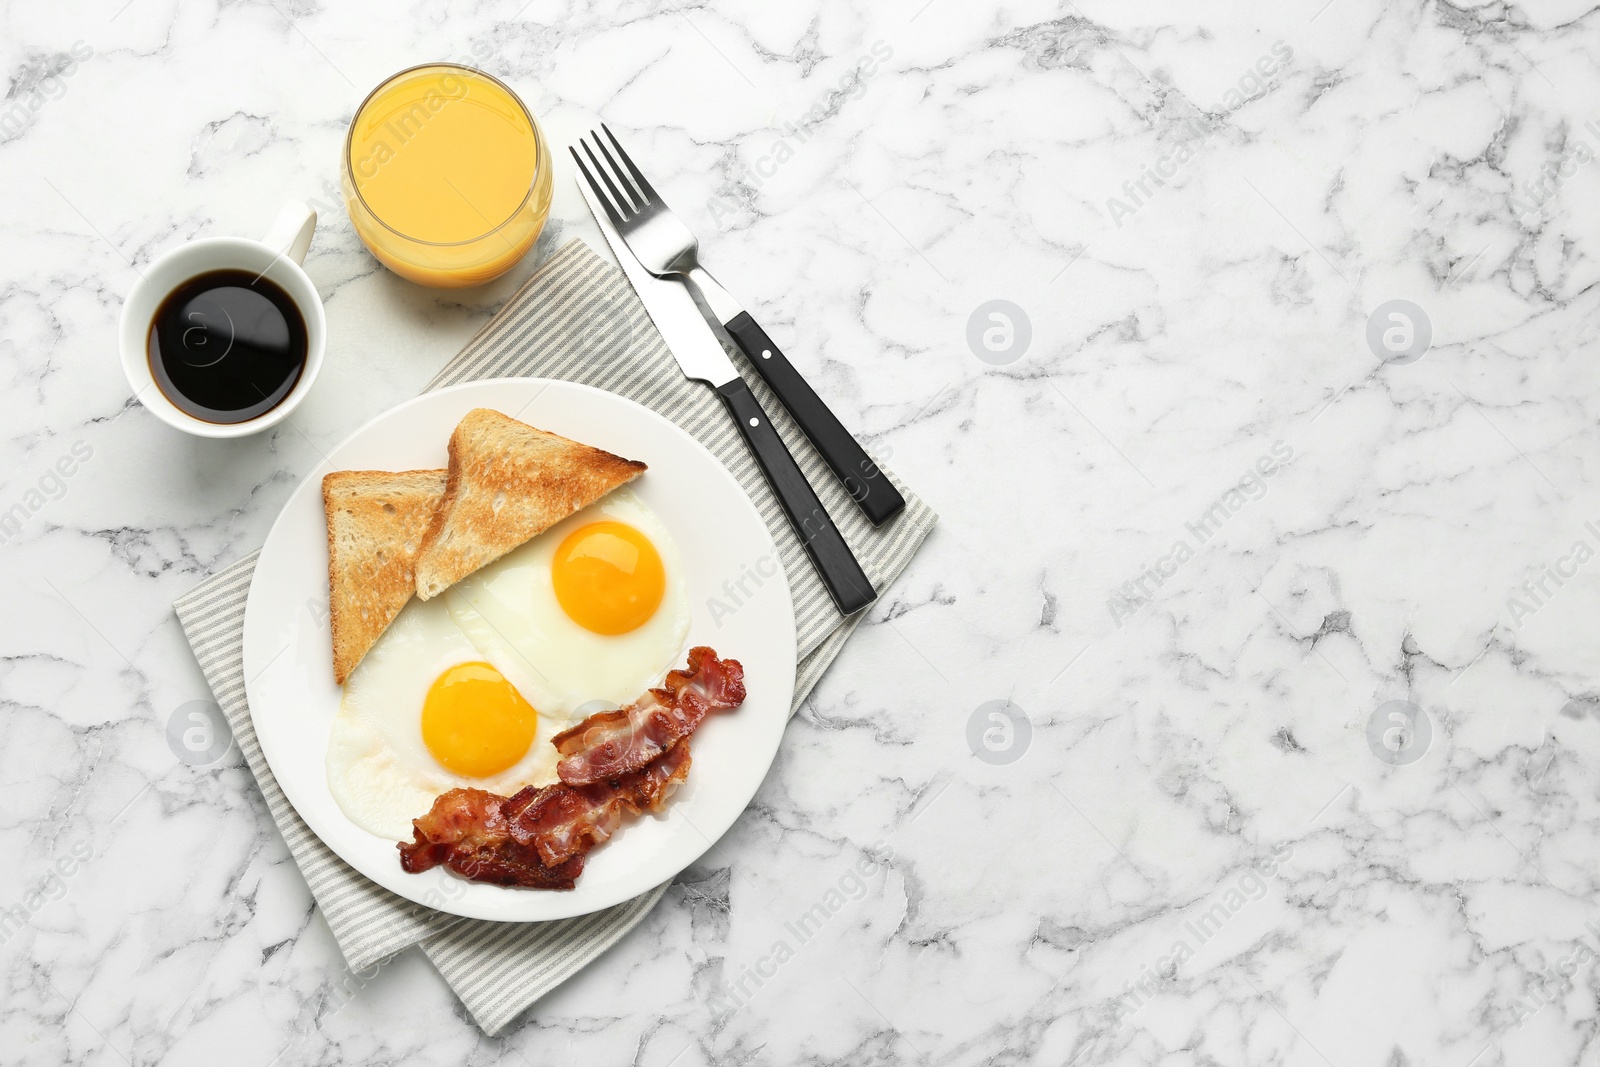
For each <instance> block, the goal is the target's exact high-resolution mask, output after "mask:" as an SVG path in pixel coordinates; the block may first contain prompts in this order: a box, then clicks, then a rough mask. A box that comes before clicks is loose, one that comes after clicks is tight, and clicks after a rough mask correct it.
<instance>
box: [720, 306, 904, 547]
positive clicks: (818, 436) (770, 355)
mask: <svg viewBox="0 0 1600 1067" xmlns="http://www.w3.org/2000/svg"><path fill="white" fill-rule="evenodd" d="M727 329H728V333H729V334H730V335H731V336H732V337H733V340H734V342H735V343H736V344H738V346H739V349H740V350H741V351H742V352H744V354H745V355H746V356H748V357H749V359H750V362H751V363H753V364H755V368H756V373H757V374H760V375H761V377H762V378H763V379H764V380H765V381H766V383H767V384H768V385H770V386H771V387H772V391H773V392H774V393H775V394H777V397H778V399H779V400H781V401H782V402H783V406H784V407H786V408H788V409H789V414H790V415H793V416H794V421H795V424H796V425H798V426H799V427H800V429H801V430H803V431H804V432H805V435H806V436H807V437H809V438H810V439H811V443H812V444H813V445H815V446H816V448H817V451H818V452H819V453H821V455H822V458H823V460H824V461H825V462H826V463H827V464H828V466H829V467H830V468H831V469H832V470H833V473H834V474H835V475H837V476H838V478H839V481H840V482H841V483H843V485H844V488H845V492H847V493H849V494H850V497H851V499H852V500H854V501H855V502H856V503H857V504H858V505H859V506H860V508H861V511H862V513H863V514H864V515H866V517H867V518H868V519H870V520H871V521H872V525H874V526H882V525H883V524H884V523H885V522H887V521H889V519H891V518H893V517H894V516H895V515H897V514H898V513H899V512H900V511H901V509H903V508H904V507H905V506H906V500H905V497H903V496H901V495H900V491H899V490H898V489H896V488H895V487H894V486H893V485H891V484H890V483H889V479H888V478H887V477H886V476H885V475H884V473H883V472H882V471H881V470H879V469H878V465H877V464H876V463H874V462H872V459H871V457H869V456H868V455H867V453H866V451H865V450H864V449H863V448H862V447H861V445H860V443H859V442H857V441H856V439H855V438H854V437H853V436H851V434H850V431H849V430H847V429H845V428H844V424H843V423H841V422H840V421H839V419H838V417H837V416H836V415H834V413H833V411H832V410H831V409H830V408H829V407H828V405H827V404H824V403H823V402H822V398H821V397H820V396H818V395H817V393H816V390H814V389H812V388H811V383H810V382H808V381H806V380H805V379H804V378H803V377H801V375H800V372H799V371H797V370H795V369H794V364H792V363H790V362H789V361H788V360H787V359H786V358H784V355H783V353H782V352H780V351H779V350H778V346H777V345H775V344H773V343H772V338H770V337H768V336H767V332H766V331H765V330H763V329H762V328H761V327H760V326H758V325H756V320H755V319H752V318H751V317H750V313H749V312H748V311H741V312H739V314H737V315H735V316H734V317H733V320H732V321H731V322H729V323H728V325H727Z"/></svg>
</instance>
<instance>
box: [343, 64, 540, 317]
mask: <svg viewBox="0 0 1600 1067" xmlns="http://www.w3.org/2000/svg"><path fill="white" fill-rule="evenodd" d="M341 170H342V174H343V179H344V196H345V206H346V207H347V208H348V209H349V211H350V219H351V221H352V222H353V223H354V224H355V228H356V233H357V234H359V235H360V237H361V240H362V242H363V243H364V244H365V245H366V246H367V248H368V249H369V250H371V252H372V254H373V255H375V256H377V257H378V259H379V260H380V261H382V263H383V264H384V266H386V267H388V268H389V269H390V270H392V271H394V272H395V273H396V274H398V275H400V276H401V277H403V278H409V279H410V280H411V281H414V282H418V283H420V284H422V285H432V286H440V287H445V288H456V287H460V286H466V285H479V284H481V283H483V282H486V281H489V280H490V279H492V278H496V277H499V276H500V275H501V274H504V273H505V272H506V271H507V270H510V269H511V267H512V265H513V264H515V263H516V262H517V260H519V259H521V258H522V257H523V256H524V255H525V254H526V253H527V251H528V249H529V248H531V247H532V246H533V242H534V241H535V240H537V239H538V236H539V231H540V230H542V229H543V228H544V223H545V219H546V218H547V217H548V216H549V214H550V193H551V175H550V149H549V146H548V145H547V144H546V143H545V139H544V136H543V134H542V133H541V132H540V130H539V125H538V123H537V122H535V121H534V118H533V116H532V115H531V114H530V113H529V112H528V109H527V108H526V107H524V106H523V104H522V101H521V100H519V99H517V94H516V93H513V92H512V91H511V90H510V89H509V88H508V87H506V86H505V85H504V84H503V83H501V82H500V81H498V80H496V79H495V78H492V77H490V76H489V75H487V74H485V73H483V72H482V71H478V70H473V69H472V68H470V67H462V66H457V65H456V64H453V63H430V64H428V65H426V66H421V67H412V68H411V69H410V70H403V71H401V72H400V73H399V74H396V75H395V76H394V77H392V78H390V79H389V80H388V81H386V82H384V83H383V84H382V85H380V86H378V87H377V88H376V89H374V90H373V91H372V95H370V96H368V97H367V99H366V100H365V101H364V102H363V103H362V105H361V107H360V108H359V109H358V110H357V111H356V117H355V119H354V120H353V121H352V122H351V123H350V133H349V135H348V136H347V137H346V138H345V150H344V161H343V166H342V167H341Z"/></svg>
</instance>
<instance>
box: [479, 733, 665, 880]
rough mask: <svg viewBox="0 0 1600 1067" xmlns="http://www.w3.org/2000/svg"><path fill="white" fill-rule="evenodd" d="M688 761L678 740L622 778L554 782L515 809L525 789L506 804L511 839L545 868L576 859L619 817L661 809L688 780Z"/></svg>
mask: <svg viewBox="0 0 1600 1067" xmlns="http://www.w3.org/2000/svg"><path fill="white" fill-rule="evenodd" d="M689 762H690V760H689V743H688V742H687V741H679V742H678V743H677V744H676V745H673V746H672V748H671V749H670V750H669V751H668V752H667V753H666V755H664V756H662V757H661V758H659V759H656V760H652V761H651V762H650V763H648V764H646V765H645V766H644V767H643V768H641V769H640V770H637V771H632V772H630V773H628V774H625V775H623V776H622V777H621V778H614V779H612V780H611V781H608V782H593V783H591V784H589V785H568V784H567V783H566V782H557V783H556V784H554V785H548V786H545V787H544V788H542V789H538V790H534V791H533V793H534V795H533V796H531V797H528V798H527V800H526V802H525V803H523V804H522V805H520V806H519V805H518V800H519V798H522V797H523V794H525V793H528V792H529V790H527V789H524V790H523V791H522V792H521V793H518V794H517V795H516V796H515V797H512V798H511V800H510V802H509V803H507V805H506V817H507V819H508V821H509V823H510V827H511V835H512V837H514V838H515V839H516V840H517V841H518V842H520V843H523V844H526V845H528V846H530V847H532V848H533V849H534V850H535V851H536V852H537V853H538V855H539V859H540V860H541V861H542V862H543V863H544V864H546V865H547V866H550V867H559V866H560V865H561V864H563V863H567V862H570V861H571V860H572V859H573V858H574V857H577V858H578V859H580V860H581V859H582V857H584V856H585V855H587V854H588V852H589V850H590V849H592V848H595V847H596V846H598V845H602V844H604V843H605V842H606V840H607V839H608V838H609V837H610V836H611V835H612V834H613V833H615V832H616V830H617V827H618V826H620V825H622V817H623V816H624V815H642V814H644V813H645V812H647V811H660V810H661V809H662V808H664V807H666V806H667V800H668V798H670V797H671V796H672V794H673V792H674V791H675V790H676V789H677V788H678V786H679V785H680V784H681V783H682V782H683V781H684V779H686V778H688V777H689ZM513 808H515V809H516V810H515V811H513V810H512V809H513Z"/></svg>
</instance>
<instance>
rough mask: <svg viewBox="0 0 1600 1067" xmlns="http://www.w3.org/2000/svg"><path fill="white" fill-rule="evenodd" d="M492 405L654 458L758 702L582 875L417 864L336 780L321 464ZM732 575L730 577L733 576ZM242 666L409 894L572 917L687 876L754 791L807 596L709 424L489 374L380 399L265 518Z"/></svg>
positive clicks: (314, 804)
mask: <svg viewBox="0 0 1600 1067" xmlns="http://www.w3.org/2000/svg"><path fill="white" fill-rule="evenodd" d="M478 407H487V408H494V409H496V410H498V411H502V412H504V413H506V414H507V415H511V416H513V417H514V418H519V419H522V420H523V421H525V422H529V423H532V424H533V425H535V426H539V427H541V428H543V429H546V430H551V431H553V432H555V433H559V434H563V435H565V436H567V437H571V438H573V439H574V440H577V441H582V442H584V443H585V444H590V445H594V446H596V447H598V448H603V449H606V450H607V451H609V452H614V453H616V454H617V455H621V456H627V457H629V458H630V459H641V460H644V461H645V462H646V463H647V464H649V466H650V469H649V470H648V471H647V472H646V473H645V474H644V475H643V476H642V477H640V478H639V479H638V480H637V481H635V482H633V483H632V489H633V491H634V492H635V493H636V494H637V495H638V496H639V498H640V499H642V500H643V501H644V502H645V503H646V504H647V505H649V507H650V508H651V509H652V510H654V511H655V513H656V514H657V515H659V516H660V517H661V520H662V521H663V522H664V523H666V525H667V527H668V528H669V529H670V530H671V531H672V535H673V538H674V540H675V541H676V542H677V545H678V550H679V552H680V553H681V555H682V557H683V563H684V568H685V570H686V571H687V575H688V582H689V600H690V603H691V608H692V612H693V614H692V618H691V621H690V624H689V645H690V646H692V645H710V646H711V647H712V648H714V649H716V650H717V654H718V655H720V656H726V657H731V658H733V659H737V660H739V661H740V662H741V663H743V664H744V674H745V686H746V689H747V690H748V693H749V695H748V697H747V698H746V700H745V702H744V705H743V706H742V707H740V708H738V709H736V710H734V711H731V712H720V713H718V714H716V715H714V716H712V717H711V719H709V720H708V721H707V722H706V723H705V725H703V726H702V727H701V728H700V729H699V730H698V731H697V732H696V734H695V737H694V742H693V743H694V766H693V768H692V770H691V771H690V774H689V780H688V782H687V783H685V785H684V786H683V787H681V788H680V789H679V790H678V792H677V793H676V794H674V796H673V798H672V801H671V803H670V804H669V805H668V806H667V809H666V811H665V812H664V813H662V814H661V815H656V816H646V817H642V818H638V819H629V820H627V821H626V822H625V823H624V825H623V827H622V829H621V830H620V831H619V832H618V833H617V835H616V836H615V837H613V838H612V839H611V840H610V841H609V842H607V843H606V844H605V845H604V846H602V847H600V848H599V849H596V850H595V851H594V852H592V853H591V854H590V856H589V860H588V863H587V865H586V867H585V870H584V872H583V875H582V877H580V878H579V879H578V886H577V888H576V889H573V890H571V891H568V892H551V891H543V890H528V889H515V888H504V887H501V886H491V885H480V884H477V883H471V882H467V881H465V880H464V879H461V878H458V877H456V876H455V875H452V874H450V873H449V872H447V871H445V870H444V869H443V868H435V869H434V870H431V871H428V872H426V873H424V874H417V875H413V874H407V873H405V872H404V871H402V870H401V869H400V859H399V853H398V852H397V851H396V849H395V842H393V841H390V840H387V839H386V838H381V837H378V836H376V835H374V834H370V833H368V832H367V831H365V830H363V829H361V828H360V827H358V826H356V825H355V824H354V823H352V822H351V821H350V820H349V819H348V818H346V817H345V814H344V812H343V811H341V810H340V809H339V805H338V804H337V803H335V802H334V799H333V796H332V794H331V793H330V792H329V791H328V781H327V773H326V769H325V764H324V760H325V756H326V752H327V746H328V733H329V729H330V727H331V725H332V723H333V717H334V713H335V712H336V711H338V708H339V699H340V696H341V692H342V691H341V690H340V688H339V686H337V685H335V684H334V681H333V652H332V648H331V645H330V636H329V633H328V625H327V602H328V544H327V526H326V522H325V520H324V517H323V511H322V488H321V480H322V479H321V476H322V475H323V474H324V473H326V472H327V471H329V470H412V469H418V468H427V467H443V466H444V465H445V461H446V452H445V446H446V442H447V441H448V440H449V437H450V431H451V430H453V429H454V428H455V425H456V423H457V422H458V421H460V419H461V417H462V416H463V415H465V414H466V413H467V412H468V411H470V410H472V409H473V408H478ZM741 579H742V583H741ZM726 582H732V583H733V585H731V586H728V587H726V588H725V586H724V583H726ZM741 585H742V589H741ZM730 594H731V595H730ZM746 594H748V595H746ZM714 607H715V617H713V608H714ZM730 610H731V614H730ZM686 647H687V646H686ZM680 662H681V658H680ZM244 670H245V692H246V694H247V695H248V697H249V699H250V716H251V718H252V720H253V721H254V722H255V728H256V736H257V737H258V738H259V739H260V741H261V750H262V752H263V753H264V754H265V755H266V758H267V763H268V764H269V765H270V766H271V767H272V773H273V774H274V775H276V776H277V779H278V784H279V785H280V786H282V787H283V791H284V793H285V794H286V795H287V796H288V798H289V801H290V803H292V804H293V805H294V807H295V810H296V811H298V812H299V813H300V817H301V818H303V819H304V820H305V821H306V823H307V824H308V825H309V826H310V827H311V829H312V830H313V831H315V832H316V834H317V836H318V837H320V838H322V840H323V841H324V842H326V843H327V845H328V847H329V848H331V849H333V851H334V852H336V853H338V854H339V856H340V858H342V859H343V860H344V861H345V862H346V863H348V864H350V866H352V867H354V868H355V869H356V870H358V871H360V872H361V873H362V874H364V875H365V876H366V877H368V878H370V879H372V880H373V881H374V882H377V883H378V884H379V885H381V886H383V887H384V888H386V889H390V890H393V891H394V892H396V893H398V894H400V895H401V896H402V897H405V898H407V899H409V900H413V901H415V902H417V903H419V904H423V905H426V906H428V907H431V908H437V909H439V910H441V911H447V912H450V913H452V914H455V915H464V916H467V917H469V918H474V919H498V920H501V921H511V922H527V921H533V920H545V919H564V918H569V917H571V916H574V915H584V914H587V913H589V912H592V911H598V910H599V909H601V908H606V907H610V906H611V905H613V904H617V903H620V902H621V901H624V900H627V899H629V898H631V897H635V896H638V895H639V894H640V893H643V892H645V891H647V890H649V889H651V888H653V887H654V886H657V885H659V884H660V883H662V882H664V881H666V880H667V879H669V878H671V877H673V876H674V875H675V874H677V873H678V872H679V871H681V870H683V869H684V868H685V867H687V866H688V865H689V864H691V863H693V862H694V861H695V860H696V859H698V858H699V857H700V856H701V855H702V854H703V853H704V852H705V851H706V850H707V849H708V848H710V847H711V845H712V844H713V843H715V842H716V840H717V838H719V837H721V836H722V834H723V833H724V832H725V831H726V830H727V829H728V827H729V826H731V825H733V822H734V820H735V819H737V818H738V817H739V814H740V813H741V812H742V811H744V809H745V806H746V805H748V804H749V803H750V799H751V797H753V796H755V792H756V789H757V788H758V787H759V786H760V785H761V780H762V778H764V777H765V776H766V773H767V768H768V767H769V766H771V764H772V759H773V757H774V756H775V755H776V754H777V751H778V744H779V742H780V741H781V740H782V738H783V729H784V725H785V724H786V723H787V722H788V718H789V701H790V699H791V697H792V695H793V693H794V671H795V634H794V607H793V605H792V604H791V603H790V600H789V583H788V582H787V581H786V580H785V578H784V574H783V566H782V563H781V561H780V560H779V558H778V550H777V547H776V546H775V545H774V544H773V542H772V535H771V534H770V533H768V531H767V527H766V524H765V523H764V522H762V521H761V516H760V515H759V514H758V513H757V511H756V509H755V505H753V504H752V503H751V502H750V499H749V498H748V497H746V496H745V494H744V491H743V490H742V489H740V488H739V484H738V483H737V482H736V481H734V479H733V476H732V475H730V474H729V473H728V472H727V470H726V469H725V468H724V467H723V466H722V464H721V463H719V462H718V461H717V459H716V457H714V456H712V455H711V453H710V452H707V451H706V450H705V449H704V448H703V447H701V445H700V443H699V442H697V441H696V440H695V439H694V438H692V437H690V436H689V435H688V434H686V433H684V432H683V431H682V430H681V429H679V428H678V427H676V426H674V425H673V424H672V423H670V422H668V421H667V420H666V419H664V418H662V417H661V416H660V415H657V414H656V413H655V412H653V411H650V410H649V409H648V408H644V407H641V406H640V405H638V404H635V403H634V402H632V401H631V400H626V399H624V398H622V397H619V396H616V395H614V394H611V393H606V392H602V391H601V390H598V389H592V388H590V387H588V386H585V385H576V384H574V383H572V382H561V381H550V380H545V379H538V378H506V379H491V380H486V381H479V382H469V383H466V384H464V385H457V386H452V387H451V388H448V389H441V390H439V391H438V392H434V393H428V394H427V395H425V396H420V397H418V398H416V399H415V400H412V401H409V402H407V403H405V404H401V405H400V406H399V407H397V408H394V409H393V410H391V411H389V412H387V413H385V414H383V415H380V416H378V417H377V418H376V419H374V420H372V421H371V422H369V423H367V425H365V426H363V427H362V428H361V429H359V430H357V431H356V432H355V433H354V434H352V435H351V436H350V438H349V439H348V440H346V441H345V442H344V443H343V444H341V445H340V446H339V447H337V448H335V449H334V450H333V451H332V453H330V455H329V456H328V462H327V463H325V464H324V465H323V466H322V467H320V468H318V470H317V471H316V472H315V474H314V475H313V476H312V477H308V478H307V479H306V480H305V482H304V483H302V484H301V486H300V487H299V488H298V489H296V490H295V492H294V495H293V496H291V497H290V498H289V502H288V503H287V504H286V505H284V509H283V513H282V514H281V515H279V516H278V521H277V523H276V524H275V525H274V526H273V527H272V532H271V533H270V534H268V535H267V542H266V545H265V546H264V547H263V548H262V550H261V559H260V561H259V562H258V563H257V564H256V570H255V577H254V578H253V579H252V581H251V583H250V597H249V600H248V601H247V603H246V605H245V620H244ZM534 743H535V744H547V743H548V738H546V737H543V736H541V737H540V739H539V740H537V741H535V742H534ZM418 814H419V815H420V814H422V813H421V812H418Z"/></svg>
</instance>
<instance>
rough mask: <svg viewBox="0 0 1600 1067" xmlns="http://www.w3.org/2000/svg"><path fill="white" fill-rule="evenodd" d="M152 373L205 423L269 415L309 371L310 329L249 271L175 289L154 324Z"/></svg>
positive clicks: (284, 298) (204, 277) (216, 274)
mask: <svg viewBox="0 0 1600 1067" xmlns="http://www.w3.org/2000/svg"><path fill="white" fill-rule="evenodd" d="M149 348H150V373H151V374H152V375H154V377H155V380H156V385H157V386H158V387H160V389H161V391H162V392H163V393H164V394H166V397H167V399H168V400H170V401H172V403H173V404H174V405H176V406H177V407H178V408H180V409H181V410H183V411H184V412H186V413H187V414H190V415H193V416H194V417H195V418H197V419H204V420H205V421H206V422H223V423H233V422H245V421H247V420H249V419H253V418H255V417H256V416H257V415H261V414H263V413H265V412H267V411H270V410H272V409H273V408H274V407H276V406H277V405H278V402H279V401H281V400H282V399H283V398H284V397H286V396H288V395H289V391H290V390H292V389H293V388H294V385H295V383H296V382H298V381H299V380H300V372H301V371H302V370H304V369H305V365H306V349H307V343H306V322H305V319H304V318H303V317H302V316H301V314H300V309H299V308H297V307H295V304H294V301H293V300H292V299H290V297H289V294H288V293H286V292H284V291H283V290H282V289H281V288H279V287H278V286H277V285H275V284H274V283H272V282H270V281H268V280H267V279H266V278H262V277H258V276H256V275H255V274H254V273H252V272H250V271H245V270H214V271H211V272H209V273H206V274H201V275H197V276H196V277H193V278H191V279H189V280H188V281H187V282H184V283H183V284H182V285H180V286H178V288H176V289H174V290H173V291H172V292H171V293H170V294H168V295H167V298H166V299H165V300H163V301H162V302H161V306H160V307H158V308H157V309H156V315H155V319H154V320H153V321H152V322H151V324H150V343H149Z"/></svg>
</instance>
